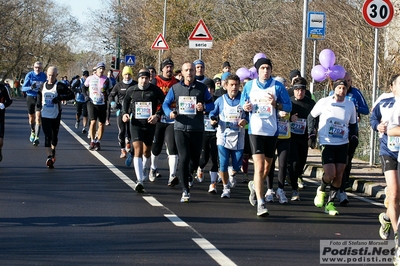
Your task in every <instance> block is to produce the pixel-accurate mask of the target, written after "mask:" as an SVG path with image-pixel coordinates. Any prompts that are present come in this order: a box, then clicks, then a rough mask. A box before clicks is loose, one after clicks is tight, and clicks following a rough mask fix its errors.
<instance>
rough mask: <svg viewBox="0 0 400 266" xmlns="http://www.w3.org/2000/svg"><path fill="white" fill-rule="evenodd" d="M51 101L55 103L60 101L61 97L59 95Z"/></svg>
mask: <svg viewBox="0 0 400 266" xmlns="http://www.w3.org/2000/svg"><path fill="white" fill-rule="evenodd" d="M51 102H52V103H54V104H57V103H59V102H60V98H58V96H57V97H54V98H53V100H51Z"/></svg>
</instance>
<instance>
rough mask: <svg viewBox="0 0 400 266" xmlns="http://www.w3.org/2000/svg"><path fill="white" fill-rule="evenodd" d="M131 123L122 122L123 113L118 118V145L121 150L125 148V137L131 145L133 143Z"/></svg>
mask: <svg viewBox="0 0 400 266" xmlns="http://www.w3.org/2000/svg"><path fill="white" fill-rule="evenodd" d="M129 122H130V121H128V122H124V121H122V115H121V113H120V114H119V116H117V127H118V143H119V146H120V147H121V149H123V148H125V144H126V143H125V137H127V138H128V141H129V143H131V127H130V125H129Z"/></svg>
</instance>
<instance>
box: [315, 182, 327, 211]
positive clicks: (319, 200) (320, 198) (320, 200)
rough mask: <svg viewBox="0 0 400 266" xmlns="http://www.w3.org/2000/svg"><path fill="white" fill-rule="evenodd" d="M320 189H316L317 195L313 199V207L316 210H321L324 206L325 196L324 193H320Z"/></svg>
mask: <svg viewBox="0 0 400 266" xmlns="http://www.w3.org/2000/svg"><path fill="white" fill-rule="evenodd" d="M320 189H321V187H318V188H317V195H315V198H314V205H315V206H316V207H318V208H322V207H323V206H324V202H325V195H326V192H325V191H321V190H320Z"/></svg>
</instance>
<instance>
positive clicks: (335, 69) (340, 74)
mask: <svg viewBox="0 0 400 266" xmlns="http://www.w3.org/2000/svg"><path fill="white" fill-rule="evenodd" d="M330 70H331V72H330V73H329V74H328V75H329V78H330V79H331V80H337V79H342V78H344V76H345V75H346V70H345V69H344V68H343V67H342V66H341V65H334V66H332V67H331V68H330Z"/></svg>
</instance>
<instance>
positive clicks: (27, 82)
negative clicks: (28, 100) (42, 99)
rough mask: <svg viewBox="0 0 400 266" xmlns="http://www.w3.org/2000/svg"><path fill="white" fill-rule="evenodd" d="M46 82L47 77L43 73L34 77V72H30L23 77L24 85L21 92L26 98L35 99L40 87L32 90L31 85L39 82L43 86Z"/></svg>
mask: <svg viewBox="0 0 400 266" xmlns="http://www.w3.org/2000/svg"><path fill="white" fill-rule="evenodd" d="M46 80H47V75H46V74H45V73H44V72H40V73H39V75H36V73H35V71H31V72H29V73H28V74H26V76H25V79H24V85H22V91H24V92H26V95H27V96H32V97H36V96H37V93H38V91H39V89H40V87H37V88H36V89H34V90H32V88H31V85H32V84H33V83H34V82H36V81H40V82H41V83H42V84H43V83H45V82H46Z"/></svg>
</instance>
